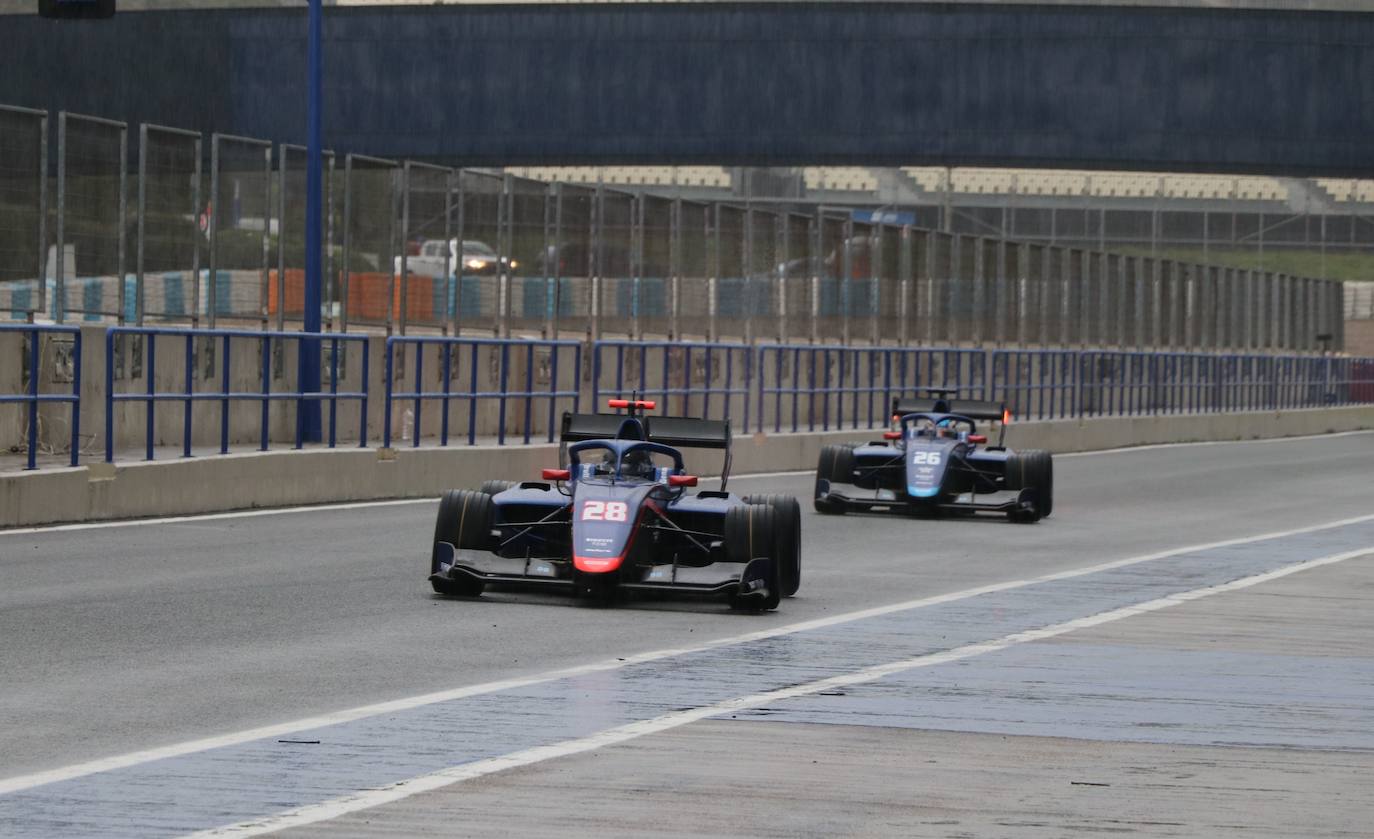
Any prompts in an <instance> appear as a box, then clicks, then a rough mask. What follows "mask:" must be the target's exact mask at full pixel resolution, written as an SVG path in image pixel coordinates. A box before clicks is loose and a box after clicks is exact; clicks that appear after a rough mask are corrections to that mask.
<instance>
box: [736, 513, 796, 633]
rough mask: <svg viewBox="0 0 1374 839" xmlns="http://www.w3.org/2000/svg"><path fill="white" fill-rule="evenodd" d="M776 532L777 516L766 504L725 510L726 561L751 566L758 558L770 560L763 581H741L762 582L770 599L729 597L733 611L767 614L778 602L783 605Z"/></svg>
mask: <svg viewBox="0 0 1374 839" xmlns="http://www.w3.org/2000/svg"><path fill="white" fill-rule="evenodd" d="M776 532H777V521H776V515H775V513H774V512H773V508H772V507H770V506H768V505H766V504H744V505H742V506H739V507H731V508H730V509H729V510H727V511H726V513H725V532H724V542H725V555H726V558H727V559H728V560H729V561H731V562H740V563H748V562H749V561H750V560H752V559H756V558H758V557H768V562H766V563H763V568H762V577H761V578H760V577H757V576H751V577H749V578H745V577H743V576H741V578H740V582H741V583H747V582H750V581H752V580H753V579H762V581H763V585H764V587H765V588H766V589H767V590H768V596H767V597H765V598H763V599H762V600H759V599H757V598H753V597H744V596H741V595H734V596H732V597H731V598H730V608H731V609H740V610H747V611H751V612H767V611H771V610H773V609H776V608H778V603H780V602H782V580H781V577H780V574H779V571H780V568H781V564H782V563H780V562H779V561H778V552H777V546H776V545H775V544H774V534H775V533H776ZM752 573H753V574H754V575H757V574H758V573H759V571H758V569H757V568H756V570H755V571H754V572H752Z"/></svg>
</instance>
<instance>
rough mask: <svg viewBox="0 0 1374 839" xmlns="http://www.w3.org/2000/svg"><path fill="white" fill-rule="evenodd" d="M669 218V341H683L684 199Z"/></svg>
mask: <svg viewBox="0 0 1374 839" xmlns="http://www.w3.org/2000/svg"><path fill="white" fill-rule="evenodd" d="M671 206H672V209H671V210H669V216H668V298H669V299H668V303H669V305H668V340H670V341H678V340H681V339H682V199H681V198H674V199H673V203H672V205H671Z"/></svg>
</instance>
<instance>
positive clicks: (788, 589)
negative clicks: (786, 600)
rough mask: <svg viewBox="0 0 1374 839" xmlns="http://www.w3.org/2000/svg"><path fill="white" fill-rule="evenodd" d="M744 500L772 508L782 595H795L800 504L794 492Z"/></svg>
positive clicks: (798, 577) (798, 573)
mask: <svg viewBox="0 0 1374 839" xmlns="http://www.w3.org/2000/svg"><path fill="white" fill-rule="evenodd" d="M744 501H745V503H746V504H767V505H768V506H769V507H772V508H773V525H774V532H773V543H774V545H776V546H777V550H778V557H779V559H780V565H779V566H778V577H779V580H780V582H781V584H782V596H783V597H791V596H793V595H794V594H796V593H797V589H799V588H801V505H800V504H798V503H797V499H796V498H795V497H793V496H791V495H750V496H745V499H744Z"/></svg>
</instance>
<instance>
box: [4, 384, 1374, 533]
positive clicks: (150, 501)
mask: <svg viewBox="0 0 1374 839" xmlns="http://www.w3.org/2000/svg"><path fill="white" fill-rule="evenodd" d="M1369 428H1374V407H1358V408H1330V409H1312V410H1299V411H1282V412H1270V411H1264V412H1251V413H1238V414H1211V415H1192V416H1160V417H1111V418H1096V419H1084V420H1066V421H1058V422H1030V423H1023V424H1019V425H1015V426H1013V427H1012V429H1011V431H1010V433H1009V436H1008V442H1010V443H1011V444H1012V445H1013V446H1015V447H1018V448H1045V449H1049V450H1051V451H1054V452H1075V451H1094V450H1101V449H1111V448H1119V447H1126V446H1137V445H1149V444H1157V443H1186V442H1204V441H1225V440H1249V439H1261V438H1272V437H1287V436H1299V435H1311V434H1325V433H1331V432H1341V431H1355V430H1361V429H1369ZM876 436H878V432H876V431H872V432H864V431H838V432H834V431H832V432H817V433H800V434H772V435H764V434H755V435H741V436H740V437H739V438H737V439H736V445H735V453H734V454H735V463H734V470H735V472H736V474H746V473H750V472H773V471H791V470H809V469H813V468H814V467H815V464H816V459H817V456H818V454H819V452H820V448H821V446H823V445H825V444H827V443H835V442H845V441H854V440H867V439H872V438H874V437H876ZM708 454H713V453H708ZM719 459H720V458H719V455H718V454H716V456H715V457H704V458H703V457H692V458H691V461H690V462H691V463H692V464H693V468H694V469H697V470H699V471H700V472H701V474H703V475H710V474H716V473H718V470H719V468H720V467H719ZM557 462H558V447H557V446H554V445H532V446H503V447H498V446H461V447H452V448H446V449H438V448H420V449H417V450H408V449H400V450H395V449H393V450H380V451H379V450H372V449H352V450H349V449H338V450H332V451H329V450H323V451H303V452H291V451H281V452H265V453H247V454H233V455H227V456H211V457H204V458H194V459H190V460H177V461H166V462H151V463H130V464H118V465H114V466H107V465H105V464H102V463H97V464H94V465H92V466H81V467H77V468H74V469H70V468H69V469H50V470H44V471H38V472H32V473H11V474H5V475H0V527H15V526H26V525H41V524H52V523H58V522H81V521H99V520H107V519H123V518H138V517H146V516H170V515H188V514H195V513H210V512H221V511H228V510H238V509H251V508H259V507H278V506H293V505H304V504H322V503H330V502H346V501H366V500H377V499H387V498H418V497H428V496H435V495H438V494H439V493H440V492H442V491H443V490H445V489H450V488H454V487H476V486H477V485H478V484H480V483H481V482H482V481H483V480H486V479H488V478H508V479H517V480H518V479H526V480H530V479H537V477H538V475H539V470H540V469H541V468H543V467H548V466H555V465H557Z"/></svg>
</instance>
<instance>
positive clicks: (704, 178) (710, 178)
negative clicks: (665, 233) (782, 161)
mask: <svg viewBox="0 0 1374 839" xmlns="http://www.w3.org/2000/svg"><path fill="white" fill-rule="evenodd" d="M506 171H508V172H510V173H511V174H512V175H515V176H516V177H521V178H530V179H532V180H539V181H545V182H552V181H560V182H562V183H579V184H596V183H600V184H605V185H606V186H670V185H673V184H677V185H678V186H691V187H715V188H720V189H728V188H729V187H730V172H729V171H728V170H726V169H724V168H722V167H720V166H528V167H519V166H514V167H511V168H509V169H507V170H506Z"/></svg>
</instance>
